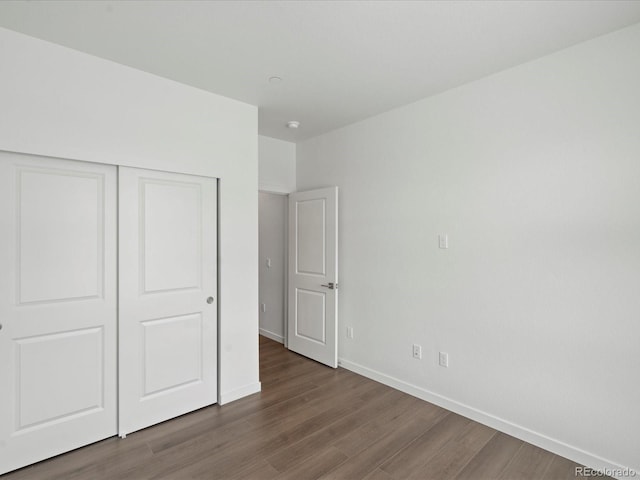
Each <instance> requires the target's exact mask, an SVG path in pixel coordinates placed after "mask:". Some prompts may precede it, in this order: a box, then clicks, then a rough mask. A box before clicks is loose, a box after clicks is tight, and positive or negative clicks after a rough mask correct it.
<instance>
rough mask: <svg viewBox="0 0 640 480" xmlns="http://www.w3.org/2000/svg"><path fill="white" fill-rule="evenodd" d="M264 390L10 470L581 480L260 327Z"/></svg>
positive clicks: (561, 465)
mask: <svg viewBox="0 0 640 480" xmlns="http://www.w3.org/2000/svg"><path fill="white" fill-rule="evenodd" d="M260 378H261V381H262V388H263V390H262V392H261V393H259V394H256V395H252V396H250V397H247V398H244V399H242V400H238V401H236V402H233V403H231V404H229V405H225V406H223V407H220V406H217V405H216V406H212V407H209V408H204V409H202V410H198V411H196V412H193V413H190V414H188V415H184V416H182V417H180V418H177V419H174V420H170V421H168V422H164V423H162V424H160V425H156V426H154V427H151V428H148V429H146V430H143V431H141V432H137V433H133V434H131V435H129V436H128V437H127V438H126V439H124V440H121V439H118V438H116V437H114V438H110V439H107V440H104V441H102V442H98V443H95V444H93V445H89V446H87V447H84V448H81V449H78V450H75V451H73V452H70V453H67V454H65V455H60V456H58V457H55V458H52V459H50V460H47V461H44V462H41V463H38V464H36V465H32V466H30V467H26V468H23V469H21V470H18V471H15V472H12V473H10V474H7V475H5V476H3V477H2V478H3V480H25V479H28V480H40V479H42V480H44V479H46V480H54V479H60V480H62V479H64V480H85V479H86V480H101V479H132V480H151V479H158V480H161V479H176V480H183V479H184V480H190V479H203V480H226V479H229V480H233V479H256V480H269V479H292V480H293V479H295V480H305V479H323V480H328V479H341V480H342V479H344V480H357V479H366V480H400V479H425V480H426V479H434V480H446V479H456V480H463V479H470V480H483V479H491V480H494V479H496V480H516V479H532V480H565V479H567V480H568V479H575V478H577V477H576V475H575V467H578V466H579V465H577V464H576V463H574V462H571V461H569V460H567V459H565V458H562V457H559V456H557V455H554V454H552V453H549V452H547V451H544V450H541V449H539V448H537V447H534V446H533V445H530V444H527V443H524V442H522V441H521V440H518V439H516V438H513V437H510V436H508V435H505V434H503V433H500V432H497V431H495V430H493V429H491V428H489V427H486V426H484V425H481V424H479V423H476V422H473V421H471V420H469V419H466V418H464V417H461V416H459V415H456V414H455V413H451V412H448V411H446V410H443V409H441V408H439V407H436V406H434V405H432V404H429V403H427V402H423V401H421V400H418V399H416V398H414V397H411V396H409V395H406V394H404V393H401V392H399V391H396V390H393V389H391V388H389V387H386V386H384V385H382V384H379V383H376V382H374V381H371V380H368V379H366V378H364V377H361V376H359V375H356V374H355V373H352V372H349V371H347V370H344V369H341V368H339V369H337V370H332V369H330V368H327V367H324V366H322V365H319V364H317V363H315V362H313V361H311V360H308V359H306V358H304V357H301V356H299V355H296V354H294V353H291V352H289V351H287V350H285V349H284V348H283V347H282V345H280V344H279V343H276V342H273V341H271V340H269V339H266V338H264V337H260Z"/></svg>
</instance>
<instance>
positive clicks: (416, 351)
mask: <svg viewBox="0 0 640 480" xmlns="http://www.w3.org/2000/svg"><path fill="white" fill-rule="evenodd" d="M413 358H417V359H418V360H420V359H421V358H422V347H421V346H420V345H416V344H415V343H414V344H413Z"/></svg>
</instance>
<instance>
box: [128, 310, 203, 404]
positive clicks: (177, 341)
mask: <svg viewBox="0 0 640 480" xmlns="http://www.w3.org/2000/svg"><path fill="white" fill-rule="evenodd" d="M140 324H141V325H142V327H143V343H144V347H143V348H144V366H143V374H144V392H143V395H142V399H143V400H144V399H146V398H148V397H150V396H154V395H160V394H168V393H171V392H172V391H173V390H175V389H179V388H185V387H187V386H190V385H193V384H194V383H198V382H202V371H203V367H204V365H203V358H202V340H203V335H202V326H203V325H202V315H201V314H199V313H196V314H193V315H180V316H178V317H171V318H162V319H158V320H146V321H143V322H140ZM167 338H170V339H171V343H172V348H171V349H167V348H165V343H164V340H165V339H167Z"/></svg>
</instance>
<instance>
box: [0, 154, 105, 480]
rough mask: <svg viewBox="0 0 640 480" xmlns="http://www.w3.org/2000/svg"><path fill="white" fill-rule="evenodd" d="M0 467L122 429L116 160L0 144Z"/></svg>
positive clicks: (36, 458)
mask: <svg viewBox="0 0 640 480" xmlns="http://www.w3.org/2000/svg"><path fill="white" fill-rule="evenodd" d="M0 323H1V324H2V329H0V386H1V387H0V474H1V473H4V472H7V471H10V470H13V469H16V468H19V467H22V466H25V465H28V464H30V463H34V462H37V461H40V460H43V459H45V458H48V457H51V456H53V455H57V454H59V453H62V452H65V451H68V450H72V449H74V448H77V447H80V446H82V445H86V444H88V443H91V442H95V441H97V440H101V439H103V438H106V437H109V436H112V435H115V434H116V427H117V425H116V424H117V412H116V168H115V167H112V166H106V165H96V164H91V163H84V162H74V161H67V160H59V159H52V158H43V157H34V156H27V155H20V154H14V153H8V152H0Z"/></svg>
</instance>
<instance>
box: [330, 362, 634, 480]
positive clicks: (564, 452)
mask: <svg viewBox="0 0 640 480" xmlns="http://www.w3.org/2000/svg"><path fill="white" fill-rule="evenodd" d="M338 365H339V366H341V367H343V368H345V369H347V370H350V371H352V372H354V373H357V374H359V375H362V376H363V377H367V378H370V379H371V380H375V381H376V382H380V383H382V384H384V385H387V386H388V387H391V388H395V389H396V390H400V391H401V392H404V393H407V394H409V395H412V396H414V397H417V398H419V399H421V400H425V401H427V402H429V403H433V404H435V405H438V406H439V407H442V408H444V409H446V410H449V411H451V412H454V413H457V414H459V415H462V416H463V417H467V418H470V419H471V420H475V421H476V422H478V423H482V424H483V425H487V426H488V427H491V428H494V429H496V430H498V431H500V432H503V433H506V434H508V435H511V436H513V437H516V438H519V439H520V440H524V441H525V442H528V443H531V444H533V445H535V446H537V447H540V448H542V449H544V450H548V451H550V452H552V453H555V454H556V455H560V456H562V457H565V458H568V459H570V460H573V461H574V462H576V463H579V464H581V465H585V466H587V467H589V468H592V469H593V470H597V471H602V472H607V474H608V475H610V476H613V477H614V478H619V479H628V478H630V477H631V478H633V477H638V476H640V472H637V471H635V470H634V469H633V468H630V467H624V466H622V465H618V464H616V463H615V462H611V461H609V460H607V459H604V458H602V457H599V456H598V455H594V454H592V453H589V452H586V451H584V450H582V449H580V448H576V447H573V446H571V445H568V444H566V443H564V442H561V441H559V440H555V439H553V438H550V437H548V436H546V435H543V434H541V433H538V432H535V431H533V430H530V429H528V428H525V427H522V426H520V425H517V424H514V423H512V422H509V421H507V420H503V419H501V418H499V417H496V416H495V415H491V414H489V413H486V412H483V411H481V410H478V409H476V408H474V407H471V406H469V405H465V404H463V403H460V402H458V401H456V400H453V399H451V398H448V397H445V396H442V395H439V394H437V393H434V392H431V391H429V390H427V389H424V388H422V387H418V386H416V385H413V384H410V383H407V382H405V381H403V380H399V379H397V378H395V377H391V376H389V375H386V374H384V373H381V372H378V371H376V370H373V369H370V368H368V367H365V366H363V365H359V364H357V363H355V362H351V361H349V360H345V359H344V358H340V359H338ZM615 472H619V475H615ZM612 473H613V475H612Z"/></svg>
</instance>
